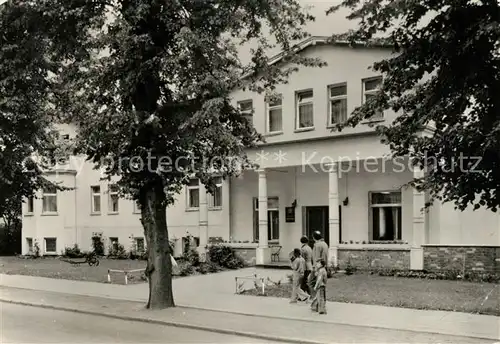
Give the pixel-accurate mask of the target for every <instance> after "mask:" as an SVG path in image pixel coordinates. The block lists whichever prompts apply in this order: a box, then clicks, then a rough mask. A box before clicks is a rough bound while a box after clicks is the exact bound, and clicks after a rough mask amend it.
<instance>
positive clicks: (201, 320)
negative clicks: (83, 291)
mask: <svg viewBox="0 0 500 344" xmlns="http://www.w3.org/2000/svg"><path fill="white" fill-rule="evenodd" d="M0 294H1V297H0V302H1V301H3V302H11V303H17V304H25V305H34V306H38V307H44V308H49V309H58V310H65V311H71V312H78V313H85V314H91V315H94V316H105V317H110V318H115V319H122V320H133V321H140V322H148V323H154V324H160V325H170V326H176V327H183V328H188V329H196V330H205V331H210V332H217V333H223V334H231V335H240V336H248V337H252V338H258V339H264V340H268V341H274V342H286V343H303V344H317V343H348V342H351V343H353V342H354V343H431V342H434V343H436V342H437V343H464V344H465V343H486V342H490V341H487V340H484V339H477V338H467V337H455V336H445V335H435V334H429V333H415V332H410V331H397V330H382V329H374V328H363V327H356V326H350V325H336V324H329V325H328V326H325V324H324V323H320V322H308V321H297V320H286V319H278V318H273V319H270V318H265V317H256V316H245V315H237V314H232V315H231V316H227V313H220V312H215V311H204V310H197V309H190V308H182V307H176V308H172V309H166V310H161V311H150V310H145V309H144V303H142V302H133V301H123V300H111V299H106V298H96V297H89V296H80V295H71V294H64V293H53V292H45V291H34V290H27V289H15V288H5V287H0ZM47 316H49V317H50V314H48V315H47ZM491 342H493V341H491Z"/></svg>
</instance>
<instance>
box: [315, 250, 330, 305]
mask: <svg viewBox="0 0 500 344" xmlns="http://www.w3.org/2000/svg"><path fill="white" fill-rule="evenodd" d="M316 271H317V280H316V285H315V286H314V290H315V291H316V297H317V302H316V307H315V308H313V311H314V312H318V313H319V314H326V282H327V279H328V276H327V274H326V262H325V260H324V259H318V262H317V263H316Z"/></svg>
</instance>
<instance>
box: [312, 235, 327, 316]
mask: <svg viewBox="0 0 500 344" xmlns="http://www.w3.org/2000/svg"><path fill="white" fill-rule="evenodd" d="M313 239H314V247H313V249H312V256H313V262H317V261H318V260H320V259H323V261H324V262H325V266H328V245H327V244H326V242H325V240H324V239H323V236H322V235H321V233H320V232H318V231H316V232H314V233H313ZM317 275H318V272H317V271H316V268H313V272H312V273H311V274H310V275H309V276H311V277H310V278H309V290H310V291H311V309H316V308H317V302H318V301H317V298H316V291H315V290H314V287H315V286H316V279H317Z"/></svg>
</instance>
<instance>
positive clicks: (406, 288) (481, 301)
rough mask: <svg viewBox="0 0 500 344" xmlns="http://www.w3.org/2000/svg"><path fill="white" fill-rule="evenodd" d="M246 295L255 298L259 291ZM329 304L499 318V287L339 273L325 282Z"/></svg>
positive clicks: (277, 291) (287, 288)
mask: <svg viewBox="0 0 500 344" xmlns="http://www.w3.org/2000/svg"><path fill="white" fill-rule="evenodd" d="M291 291H292V288H291V285H290V284H284V285H280V286H270V287H267V288H266V296H271V297H283V298H288V297H290V295H291ZM245 294H249V295H258V294H259V291H258V290H251V291H247V292H246V293H245ZM327 299H328V300H329V301H336V302H347V303H361V304H371V305H383V306H390V307H404V308H414V309H428V310H444V311H456V312H466V313H477V314H489V315H496V316H500V284H494V283H476V282H465V281H446V280H427V279H414V278H401V277H385V276H377V275H369V274H363V273H357V274H354V275H350V276H347V275H344V274H338V275H335V276H334V277H333V278H331V279H329V280H328V285H327Z"/></svg>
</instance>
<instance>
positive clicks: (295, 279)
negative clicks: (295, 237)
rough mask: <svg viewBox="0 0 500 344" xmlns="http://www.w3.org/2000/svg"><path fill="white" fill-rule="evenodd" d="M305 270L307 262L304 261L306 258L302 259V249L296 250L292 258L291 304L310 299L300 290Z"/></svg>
mask: <svg viewBox="0 0 500 344" xmlns="http://www.w3.org/2000/svg"><path fill="white" fill-rule="evenodd" d="M305 268H306V261H305V260H304V258H302V255H301V254H300V249H298V248H296V249H294V250H293V257H292V270H293V275H292V298H291V300H290V303H297V300H300V301H306V300H307V299H308V298H309V295H307V294H306V293H305V292H304V291H303V290H302V289H300V285H301V283H302V279H303V278H304V271H305Z"/></svg>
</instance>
